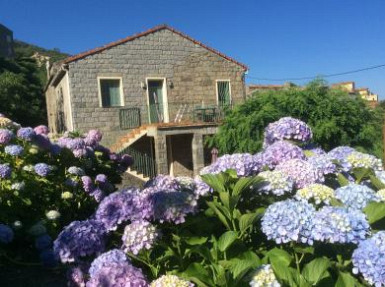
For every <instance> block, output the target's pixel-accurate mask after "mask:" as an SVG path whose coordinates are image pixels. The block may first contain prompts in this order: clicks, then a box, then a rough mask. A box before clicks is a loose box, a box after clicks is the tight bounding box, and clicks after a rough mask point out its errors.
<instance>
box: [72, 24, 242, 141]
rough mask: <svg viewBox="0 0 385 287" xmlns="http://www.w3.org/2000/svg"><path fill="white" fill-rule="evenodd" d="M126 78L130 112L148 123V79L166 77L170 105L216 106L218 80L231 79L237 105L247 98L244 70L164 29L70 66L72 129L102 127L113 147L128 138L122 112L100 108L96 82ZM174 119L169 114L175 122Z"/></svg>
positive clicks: (82, 129) (125, 94) (127, 101)
mask: <svg viewBox="0 0 385 287" xmlns="http://www.w3.org/2000/svg"><path fill="white" fill-rule="evenodd" d="M103 76H106V77H115V76H116V77H121V78H122V85H123V94H124V106H125V107H138V108H140V110H141V122H142V124H143V123H147V122H148V112H147V91H146V90H145V89H143V88H142V87H141V84H140V83H141V82H145V81H146V78H149V77H164V78H166V79H167V82H168V83H169V82H172V83H173V87H170V85H167V97H168V102H169V103H170V105H171V103H173V104H178V103H180V102H197V103H200V102H202V101H204V102H205V103H207V104H210V103H212V104H214V103H216V83H215V80H216V79H229V80H230V83H231V93H232V99H233V102H235V103H237V102H240V101H242V100H243V99H244V96H245V91H244V82H243V69H242V67H240V66H239V65H237V64H235V63H232V62H230V61H228V60H226V59H224V58H222V57H220V56H218V55H216V54H214V53H211V52H209V51H208V50H207V49H205V48H203V47H201V46H199V45H197V44H195V43H193V42H192V41H190V40H187V39H185V38H183V37H181V36H180V35H177V34H175V33H173V32H172V31H170V30H167V29H165V30H159V31H157V32H155V33H152V34H148V35H146V36H142V37H140V38H137V39H135V40H133V41H130V42H127V43H124V44H121V45H118V46H115V47H112V48H110V49H107V50H104V51H102V52H100V53H97V54H94V55H91V56H88V57H86V58H84V59H81V60H77V61H75V62H72V63H70V64H69V78H70V89H71V105H72V112H73V128H74V129H75V130H80V131H86V130H89V129H93V128H98V129H100V130H102V132H103V133H104V139H103V143H104V144H106V145H110V144H112V143H114V141H115V140H116V139H117V137H119V136H121V135H123V134H125V133H127V130H121V128H120V123H119V110H120V109H122V107H100V100H99V97H100V95H99V90H98V81H97V77H103ZM173 119H174V116H173V115H170V121H173Z"/></svg>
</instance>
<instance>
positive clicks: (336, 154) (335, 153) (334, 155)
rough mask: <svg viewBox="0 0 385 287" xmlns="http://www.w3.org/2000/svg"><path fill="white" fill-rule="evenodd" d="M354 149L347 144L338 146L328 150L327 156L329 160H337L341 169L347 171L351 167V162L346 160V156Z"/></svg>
mask: <svg viewBox="0 0 385 287" xmlns="http://www.w3.org/2000/svg"><path fill="white" fill-rule="evenodd" d="M355 151H356V150H355V149H354V148H351V147H349V146H339V147H336V148H334V149H332V150H331V151H329V152H328V156H329V158H330V159H331V160H334V161H336V162H338V164H339V166H340V168H341V169H342V170H343V171H349V170H350V169H351V164H350V163H349V162H348V160H347V157H348V155H349V154H351V153H352V152H355Z"/></svg>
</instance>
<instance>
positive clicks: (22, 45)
mask: <svg viewBox="0 0 385 287" xmlns="http://www.w3.org/2000/svg"><path fill="white" fill-rule="evenodd" d="M14 51H15V55H16V58H33V59H35V60H36V64H37V66H38V67H37V68H38V75H37V76H38V78H39V79H40V81H41V84H42V87H44V86H45V84H46V81H47V72H46V68H45V63H46V61H47V60H49V61H50V62H51V63H53V62H57V61H61V60H63V59H65V58H67V57H68V56H69V54H66V53H62V52H60V50H59V49H57V48H55V49H52V50H50V49H45V48H42V47H39V46H36V45H32V44H28V43H26V42H23V41H20V40H15V41H14Z"/></svg>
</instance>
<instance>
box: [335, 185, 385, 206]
mask: <svg viewBox="0 0 385 287" xmlns="http://www.w3.org/2000/svg"><path fill="white" fill-rule="evenodd" d="M335 195H336V198H337V199H339V200H340V201H341V202H342V203H343V204H344V205H345V206H346V207H348V208H352V209H364V208H365V206H366V205H367V204H368V203H369V202H371V201H376V202H379V201H381V198H380V197H379V196H378V195H377V194H376V192H375V191H374V190H373V189H371V188H369V187H367V186H364V185H359V184H355V183H350V184H349V185H346V186H343V187H340V188H337V189H336V191H335Z"/></svg>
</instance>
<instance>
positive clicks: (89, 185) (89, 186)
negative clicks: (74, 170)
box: [82, 175, 95, 193]
mask: <svg viewBox="0 0 385 287" xmlns="http://www.w3.org/2000/svg"><path fill="white" fill-rule="evenodd" d="M82 183H83V188H84V191H85V192H87V193H90V192H92V190H93V189H94V187H95V186H94V183H93V181H92V179H91V178H90V177H89V176H87V175H84V176H82Z"/></svg>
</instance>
